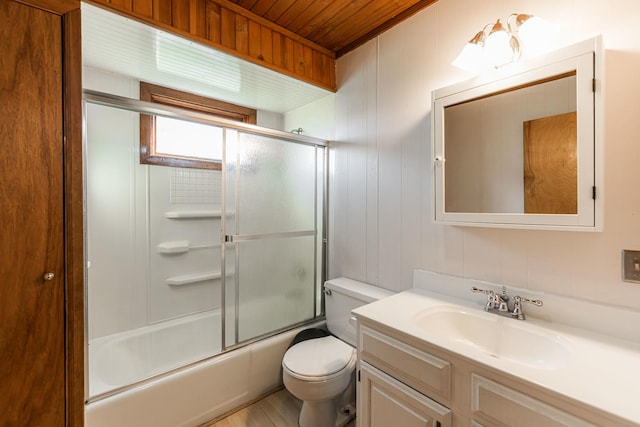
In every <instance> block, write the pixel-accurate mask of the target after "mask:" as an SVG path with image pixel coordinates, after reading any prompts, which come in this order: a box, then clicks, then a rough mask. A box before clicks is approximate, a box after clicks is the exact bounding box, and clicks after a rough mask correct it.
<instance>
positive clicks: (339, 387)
mask: <svg viewBox="0 0 640 427" xmlns="http://www.w3.org/2000/svg"><path fill="white" fill-rule="evenodd" d="M324 289H325V312H326V317H327V328H328V329H329V332H331V334H332V335H330V336H326V337H321V338H312V339H309V340H306V341H302V342H299V343H297V344H295V345H293V346H291V347H290V348H289V350H287V352H286V353H285V355H284V358H283V359H282V379H283V381H284V386H285V387H286V388H287V390H289V392H290V393H291V394H293V395H294V396H295V397H297V398H298V399H300V400H302V410H301V412H300V418H299V420H298V422H299V425H300V427H339V426H342V425H344V424H346V423H347V422H348V421H349V420H350V419H351V418H353V415H354V412H355V411H354V410H353V409H354V407H355V366H356V349H355V346H356V328H355V325H354V324H353V322H350V319H351V310H353V309H355V308H357V307H360V306H362V305H365V304H368V303H370V302H374V301H377V300H379V299H381V298H384V297H386V296H389V295H393V292H391V291H388V290H386V289H381V288H378V287H375V286H371V285H368V284H365V283H361V282H357V281H355V280H351V279H346V278H339V279H333V280H329V281H327V282H326V283H325V284H324ZM343 408H349V411H350V413H349V414H344V411H343ZM338 415H341V416H338Z"/></svg>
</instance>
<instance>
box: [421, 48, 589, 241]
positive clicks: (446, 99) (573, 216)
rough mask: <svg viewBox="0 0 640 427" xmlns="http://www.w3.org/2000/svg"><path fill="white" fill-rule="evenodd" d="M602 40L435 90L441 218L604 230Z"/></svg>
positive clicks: (485, 224) (440, 220)
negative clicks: (602, 190)
mask: <svg viewBox="0 0 640 427" xmlns="http://www.w3.org/2000/svg"><path fill="white" fill-rule="evenodd" d="M601 44H602V43H601V39H600V37H596V38H593V39H589V40H586V41H583V42H580V43H578V44H575V45H572V46H569V47H565V48H562V49H559V50H557V51H554V52H552V53H549V54H546V55H545V56H543V57H538V58H536V59H535V60H530V61H528V62H526V63H524V62H523V63H518V64H513V65H511V66H509V67H505V68H503V69H498V70H494V71H492V72H490V73H486V74H484V75H482V76H480V77H476V78H474V79H472V80H469V81H466V82H462V83H458V84H455V85H452V86H448V87H444V88H441V89H437V90H435V91H434V92H433V113H432V120H433V123H432V124H433V126H432V131H433V183H434V191H433V194H434V197H435V200H434V208H435V212H434V218H435V221H436V223H443V224H451V225H466V226H482V227H509V228H532V229H552V230H574V231H599V230H601V226H602V225H601V222H602V215H601V210H602V206H601V204H602V197H601V189H602V182H601V181H602V176H601V174H602V171H601V169H602V168H601V161H602V153H601V151H602V146H601V145H602V136H601V128H602V126H601V115H602V110H601V81H602V76H601V75H602V70H601V63H602V58H601V56H602V47H601Z"/></svg>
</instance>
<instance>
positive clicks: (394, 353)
mask: <svg viewBox="0 0 640 427" xmlns="http://www.w3.org/2000/svg"><path fill="white" fill-rule="evenodd" d="M358 348H359V351H360V357H361V359H362V360H364V361H366V362H369V363H370V364H371V365H373V366H375V367H377V368H378V369H380V370H382V371H384V372H386V373H387V374H389V375H391V376H392V377H394V378H396V379H397V380H399V381H401V382H403V383H405V384H407V385H408V386H410V387H412V388H414V389H415V390H418V391H419V392H421V393H423V394H426V395H428V396H430V397H432V398H433V399H435V400H437V401H439V402H440V403H442V404H444V405H448V404H449V402H450V399H451V364H450V363H449V362H448V361H446V360H442V359H440V358H438V357H436V356H434V355H432V354H429V353H427V352H425V351H422V350H420V349H417V348H415V347H413V346H410V345H408V344H406V343H404V342H401V341H398V340H396V339H393V338H391V337H389V336H387V335H384V334H382V333H380V332H378V331H375V330H373V329H370V328H368V327H366V326H361V327H360V335H359V340H358Z"/></svg>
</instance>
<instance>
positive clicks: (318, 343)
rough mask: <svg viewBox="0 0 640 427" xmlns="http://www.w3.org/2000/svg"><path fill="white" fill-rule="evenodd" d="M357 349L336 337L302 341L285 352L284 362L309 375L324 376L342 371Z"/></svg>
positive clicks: (289, 368) (300, 372)
mask: <svg viewBox="0 0 640 427" xmlns="http://www.w3.org/2000/svg"><path fill="white" fill-rule="evenodd" d="M354 355H355V349H354V348H353V347H351V346H350V345H349V344H347V343H345V342H343V341H340V340H339V339H337V338H336V337H332V336H328V337H322V338H314V339H310V340H306V341H302V342H300V343H298V344H296V345H294V346H293V347H291V348H290V349H289V350H287V352H286V353H285V354H284V358H283V359H282V364H283V365H284V366H285V367H286V368H287V369H288V370H289V371H291V372H293V373H296V374H299V375H304V376H307V377H324V376H327V375H331V374H335V373H336V372H339V371H341V370H342V369H344V368H345V367H347V365H349V362H351V361H352V360H353V357H354Z"/></svg>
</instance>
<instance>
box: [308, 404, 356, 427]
mask: <svg viewBox="0 0 640 427" xmlns="http://www.w3.org/2000/svg"><path fill="white" fill-rule="evenodd" d="M339 404H340V399H333V400H331V401H319V402H303V404H302V410H301V411H300V417H299V418H298V425H299V426H300V427H344V426H345V425H347V424H349V422H350V421H351V420H352V419H354V418H355V415H356V411H355V408H354V407H353V406H351V405H349V406H348V407H347V408H348V409H349V412H348V413H347V412H344V411H342V410H340V411H339V409H340V408H339V407H338V405H339Z"/></svg>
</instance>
